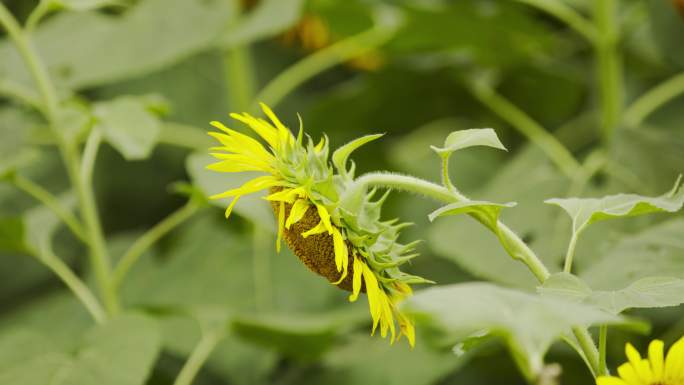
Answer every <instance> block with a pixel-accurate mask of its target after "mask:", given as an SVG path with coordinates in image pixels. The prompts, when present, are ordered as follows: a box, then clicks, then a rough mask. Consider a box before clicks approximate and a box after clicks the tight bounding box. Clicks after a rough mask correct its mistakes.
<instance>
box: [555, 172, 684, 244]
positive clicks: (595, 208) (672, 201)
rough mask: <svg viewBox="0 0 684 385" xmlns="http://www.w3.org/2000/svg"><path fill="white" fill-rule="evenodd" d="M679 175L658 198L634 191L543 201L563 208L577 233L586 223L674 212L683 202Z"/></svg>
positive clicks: (683, 196) (683, 190) (682, 190)
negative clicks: (667, 190) (594, 196)
mask: <svg viewBox="0 0 684 385" xmlns="http://www.w3.org/2000/svg"><path fill="white" fill-rule="evenodd" d="M681 179H682V178H681V176H680V177H679V178H678V179H677V182H676V183H675V186H674V188H673V189H672V190H671V191H670V192H668V193H666V194H664V195H661V196H659V197H645V196H641V195H636V194H618V195H611V196H607V197H603V198H565V199H560V198H554V199H548V200H546V201H545V202H546V203H548V204H552V205H557V206H559V207H561V208H562V209H563V210H565V211H566V212H567V213H568V215H570V218H571V219H572V230H573V232H574V233H575V234H578V233H580V232H581V231H582V230H584V229H585V228H586V226H588V225H590V224H592V223H594V222H598V221H602V220H606V219H613V218H621V217H632V216H637V215H644V214H651V213H656V212H669V213H673V212H676V211H679V210H680V209H681V208H682V205H684V189H682V188H681V187H682V186H681V184H680V182H681Z"/></svg>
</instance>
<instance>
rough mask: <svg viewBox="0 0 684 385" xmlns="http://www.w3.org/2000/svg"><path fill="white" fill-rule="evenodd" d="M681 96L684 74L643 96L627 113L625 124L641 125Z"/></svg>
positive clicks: (683, 91) (683, 90)
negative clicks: (651, 115)
mask: <svg viewBox="0 0 684 385" xmlns="http://www.w3.org/2000/svg"><path fill="white" fill-rule="evenodd" d="M681 94H684V72H682V73H680V74H678V75H675V76H673V77H671V78H669V79H667V80H666V81H664V82H662V83H661V84H659V85H657V86H655V87H653V88H652V89H651V90H649V91H648V92H646V93H645V94H643V95H641V96H640V97H639V98H638V99H637V100H636V101H635V102H633V103H632V104H631V105H630V106H629V107H628V108H627V110H626V111H625V118H624V119H625V123H627V124H628V125H630V126H632V127H636V126H639V125H641V123H643V121H644V120H645V119H646V118H647V117H648V116H649V115H650V114H651V113H653V112H654V111H655V110H657V109H658V108H659V107H661V106H662V105H664V104H665V103H667V102H669V101H670V100H672V99H674V98H675V97H677V96H679V95H681Z"/></svg>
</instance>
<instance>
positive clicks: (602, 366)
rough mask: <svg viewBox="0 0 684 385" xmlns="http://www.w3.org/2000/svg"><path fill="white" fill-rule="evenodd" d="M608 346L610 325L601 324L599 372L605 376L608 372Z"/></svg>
mask: <svg viewBox="0 0 684 385" xmlns="http://www.w3.org/2000/svg"><path fill="white" fill-rule="evenodd" d="M607 346H608V325H601V327H600V328H599V369H598V374H599V375H600V376H604V375H607V374H608V365H607V364H606V347H607Z"/></svg>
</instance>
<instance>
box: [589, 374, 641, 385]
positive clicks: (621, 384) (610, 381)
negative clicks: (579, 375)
mask: <svg viewBox="0 0 684 385" xmlns="http://www.w3.org/2000/svg"><path fill="white" fill-rule="evenodd" d="M596 385H632V384H628V383H626V382H625V381H623V380H622V379H621V378H617V377H613V376H601V377H598V378H597V379H596Z"/></svg>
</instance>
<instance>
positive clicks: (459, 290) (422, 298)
mask: <svg viewBox="0 0 684 385" xmlns="http://www.w3.org/2000/svg"><path fill="white" fill-rule="evenodd" d="M405 309H406V310H407V311H409V312H410V313H412V314H414V315H416V316H418V317H425V319H427V321H429V322H431V323H432V324H433V325H435V326H436V327H437V328H438V329H441V330H444V331H446V332H447V333H448V334H449V336H451V337H455V338H456V339H460V340H462V339H465V338H466V337H468V336H470V335H472V334H473V333H475V332H479V331H482V330H483V329H485V330H487V331H488V332H489V333H490V334H493V335H499V336H502V337H503V338H504V339H505V340H506V342H507V343H508V346H509V349H510V350H511V353H512V354H513V356H514V358H515V360H516V362H517V363H518V365H519V366H520V369H521V370H522V371H523V373H524V374H525V375H526V377H528V378H534V377H535V376H536V375H537V374H538V373H539V372H540V370H541V369H542V367H543V358H544V355H545V353H546V351H547V350H548V349H549V347H550V346H551V344H552V343H553V342H554V341H555V340H556V339H558V338H559V337H560V336H562V335H563V334H565V333H568V332H569V331H570V329H571V328H572V327H574V326H584V327H587V326H591V325H595V324H621V323H624V322H625V320H624V319H622V318H620V317H618V316H615V315H612V314H609V313H606V312H604V311H602V310H600V309H598V308H596V307H592V306H588V305H583V304H577V303H573V302H570V301H564V300H562V299H560V298H553V299H549V298H544V297H542V296H540V295H535V294H530V293H526V292H521V291H516V290H512V289H506V288H502V287H498V286H495V285H492V284H488V283H465V284H456V285H448V286H443V287H439V288H431V289H427V290H424V291H421V292H419V293H417V294H416V295H414V296H413V297H412V298H410V299H409V300H408V301H407V303H406V305H405ZM445 342H453V341H445Z"/></svg>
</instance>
